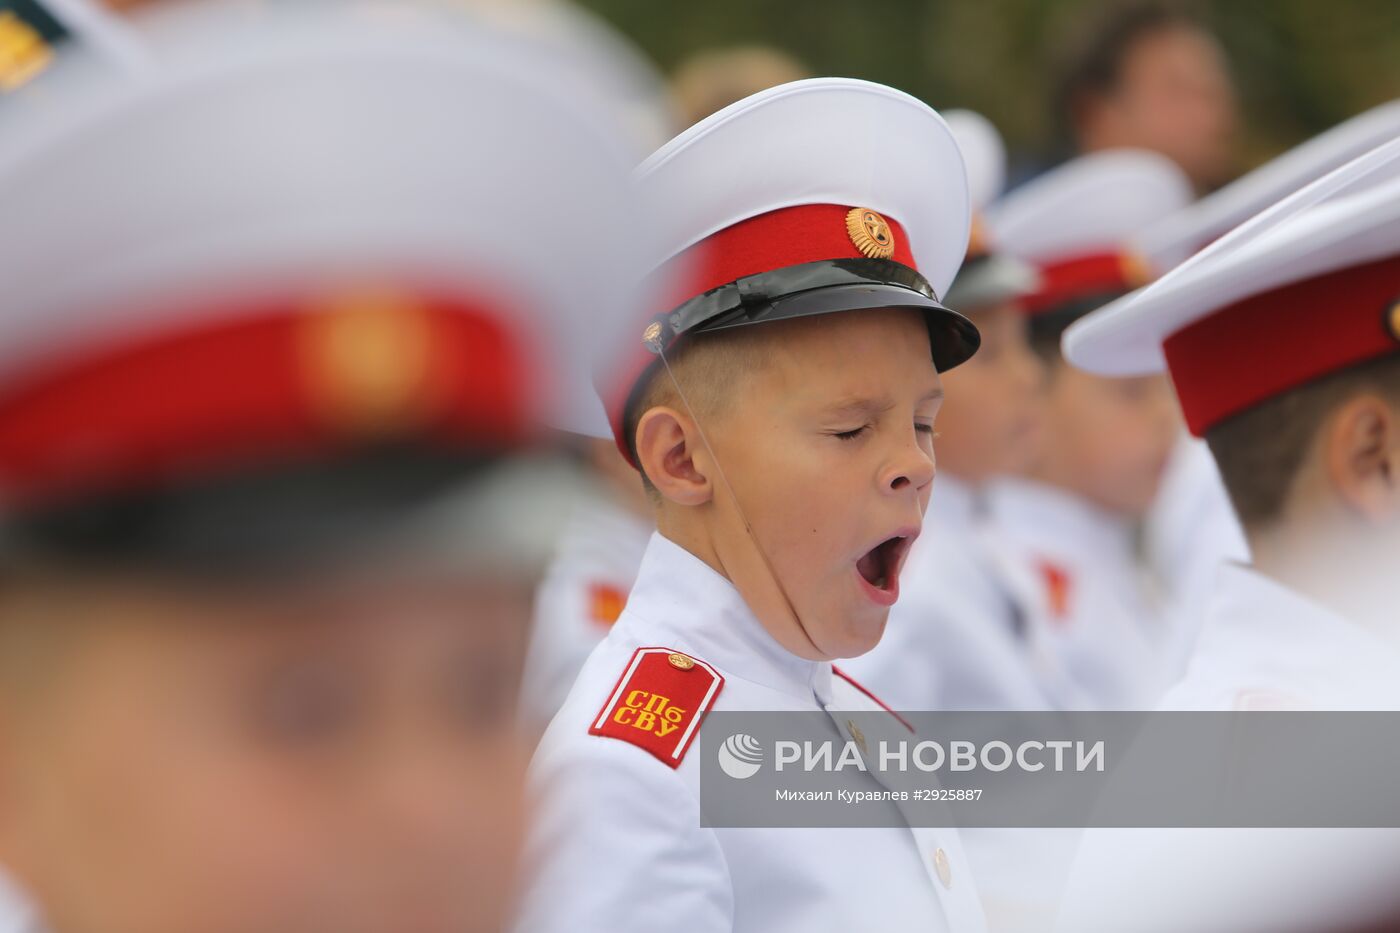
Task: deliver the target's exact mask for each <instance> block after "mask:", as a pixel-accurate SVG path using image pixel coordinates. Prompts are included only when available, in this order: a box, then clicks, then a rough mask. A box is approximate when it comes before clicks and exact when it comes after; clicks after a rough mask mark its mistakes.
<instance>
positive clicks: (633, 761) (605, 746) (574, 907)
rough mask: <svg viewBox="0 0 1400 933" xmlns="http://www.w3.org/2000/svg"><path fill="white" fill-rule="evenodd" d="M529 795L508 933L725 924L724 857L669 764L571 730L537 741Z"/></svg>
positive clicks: (623, 932) (719, 927)
mask: <svg viewBox="0 0 1400 933" xmlns="http://www.w3.org/2000/svg"><path fill="white" fill-rule="evenodd" d="M547 745H548V737H547V738H546V746H547ZM530 793H531V802H532V808H533V812H532V817H533V823H532V826H531V828H530V832H529V836H528V839H527V844H526V853H525V865H524V872H523V876H522V880H521V889H522V890H521V898H520V902H519V911H518V917H517V923H516V926H515V931H516V933H554V931H559V933H579V931H581V930H582V931H590V930H599V931H604V930H605V931H608V933H628V931H637V933H654V931H657V930H677V929H683V930H686V931H687V933H729V931H730V930H732V928H733V915H734V900H733V888H732V886H731V883H730V879H729V868H728V865H727V864H726V862H725V858H724V853H723V851H722V849H721V848H720V845H719V841H718V839H717V838H716V837H715V834H714V831H713V830H711V829H706V828H702V827H701V826H700V807H699V801H698V799H697V798H696V795H695V794H694V793H693V792H692V791H691V789H690V788H689V787H688V786H687V785H686V784H685V782H684V781H683V780H682V778H681V776H680V775H679V774H678V773H677V772H676V771H674V770H672V769H671V768H670V767H668V766H666V765H665V764H662V763H661V762H660V761H657V760H656V759H655V758H653V757H652V756H651V755H649V754H647V753H646V752H645V751H643V750H641V749H640V748H637V747H635V746H633V745H629V744H627V743H626V742H623V741H619V740H617V739H611V738H605V737H600V736H579V737H576V738H571V739H569V740H568V741H567V743H566V744H565V745H563V746H556V747H553V748H549V747H545V748H542V751H541V753H540V754H539V755H537V757H536V760H535V762H534V763H533V764H532V765H531V773H530Z"/></svg>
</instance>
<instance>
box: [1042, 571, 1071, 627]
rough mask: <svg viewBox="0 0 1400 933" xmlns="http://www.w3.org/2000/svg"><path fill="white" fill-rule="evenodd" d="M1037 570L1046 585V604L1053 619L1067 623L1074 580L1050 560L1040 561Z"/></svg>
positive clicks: (1067, 572)
mask: <svg viewBox="0 0 1400 933" xmlns="http://www.w3.org/2000/svg"><path fill="white" fill-rule="evenodd" d="M1036 569H1037V570H1039V571H1040V577H1041V580H1043V581H1044V583H1045V603H1046V605H1047V606H1048V607H1049V609H1050V615H1051V618H1053V619H1054V620H1055V621H1056V622H1063V621H1065V620H1066V619H1067V618H1069V605H1070V599H1071V598H1072V593H1071V590H1072V589H1073V586H1074V578H1073V577H1072V576H1070V573H1069V571H1068V570H1066V569H1064V568H1063V567H1061V566H1059V565H1058V564H1054V563H1051V562H1050V561H1048V560H1042V561H1039V562H1038V563H1037V564H1036Z"/></svg>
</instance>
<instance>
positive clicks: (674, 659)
mask: <svg viewBox="0 0 1400 933" xmlns="http://www.w3.org/2000/svg"><path fill="white" fill-rule="evenodd" d="M666 660H667V661H670V662H671V666H672V667H674V668H675V669H676V670H678V671H688V670H690V669H691V668H692V667H694V666H695V660H694V659H693V658H689V657H687V656H685V655H683V654H681V653H680V652H679V651H677V652H674V653H672V654H671V655H669V656H668V657H667V658H666Z"/></svg>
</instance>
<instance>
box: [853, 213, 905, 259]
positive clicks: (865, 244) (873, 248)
mask: <svg viewBox="0 0 1400 933" xmlns="http://www.w3.org/2000/svg"><path fill="white" fill-rule="evenodd" d="M846 232H847V233H848V234H850V237H851V242H852V243H854V244H855V245H856V249H858V250H860V253H861V255H862V256H864V257H865V258H867V259H889V258H890V257H891V256H893V255H894V231H893V230H891V229H890V225H889V223H888V222H887V221H886V220H885V218H883V217H881V216H880V215H879V214H877V213H875V212H874V211H872V210H870V209H869V208H867V207H853V208H851V210H850V212H849V213H847V214H846Z"/></svg>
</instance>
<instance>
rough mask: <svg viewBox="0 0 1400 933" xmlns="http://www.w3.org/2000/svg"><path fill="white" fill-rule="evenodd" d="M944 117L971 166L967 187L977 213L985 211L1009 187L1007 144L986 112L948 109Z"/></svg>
mask: <svg viewBox="0 0 1400 933" xmlns="http://www.w3.org/2000/svg"><path fill="white" fill-rule="evenodd" d="M941 112H942V114H943V119H944V120H946V121H947V123H948V129H950V130H952V131H953V138H955V139H956V140H957V141H958V149H959V150H961V151H962V156H963V163H964V164H965V165H966V166H967V190H968V196H969V197H970V198H971V199H972V210H973V211H974V212H977V211H982V210H985V209H986V207H987V205H989V204H991V203H992V202H993V201H995V200H996V199H997V198H998V197H1000V196H1001V192H1002V189H1003V188H1005V187H1006V143H1004V142H1003V141H1002V138H1001V133H999V132H997V128H996V127H995V126H993V125H992V121H991V120H988V119H987V118H986V117H984V116H982V114H980V113H977V112H976V111H973V110H944V111H941Z"/></svg>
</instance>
